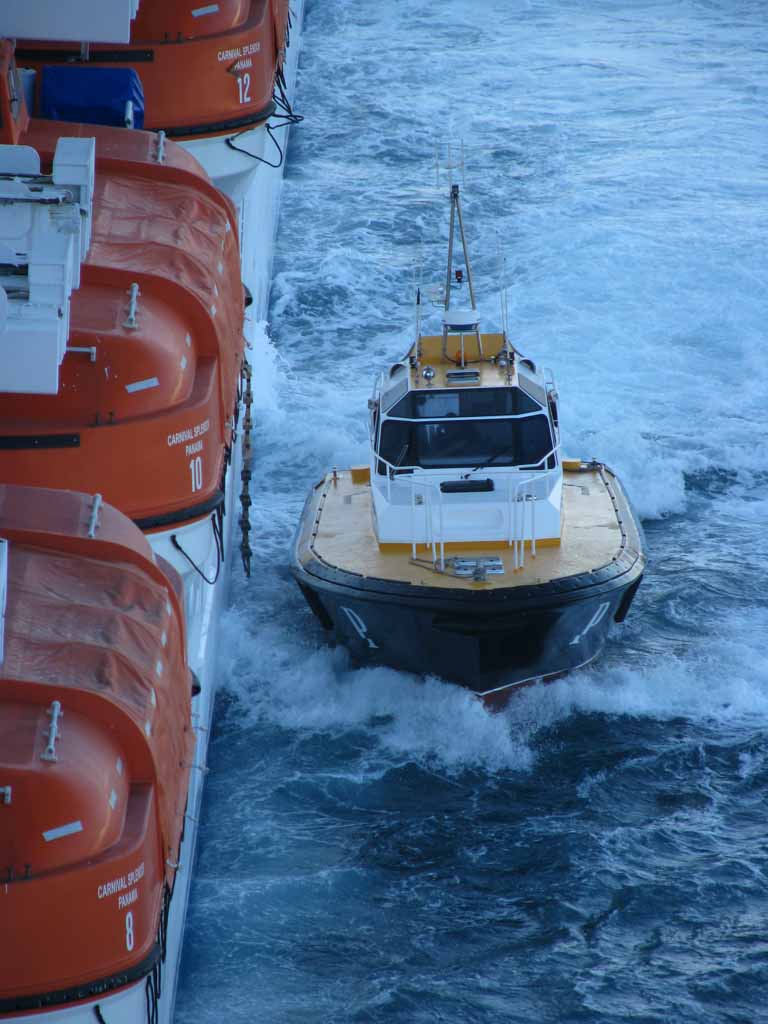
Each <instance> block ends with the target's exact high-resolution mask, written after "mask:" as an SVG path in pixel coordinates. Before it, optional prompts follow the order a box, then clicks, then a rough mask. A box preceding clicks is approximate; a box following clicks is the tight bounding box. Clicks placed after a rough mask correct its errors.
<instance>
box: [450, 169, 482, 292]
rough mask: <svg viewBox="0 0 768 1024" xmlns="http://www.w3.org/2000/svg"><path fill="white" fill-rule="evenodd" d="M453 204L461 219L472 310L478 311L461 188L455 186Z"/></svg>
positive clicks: (462, 241) (462, 242)
mask: <svg viewBox="0 0 768 1024" xmlns="http://www.w3.org/2000/svg"><path fill="white" fill-rule="evenodd" d="M451 202H452V203H455V204H456V213H457V215H458V218H459V232H460V233H461V248H462V249H463V250H464V262H465V264H466V267H467V284H468V285H469V301H470V302H471V303H472V309H477V306H476V305H475V288H474V285H473V284H472V267H471V266H470V262H469V251H468V249H467V240H466V238H465V237H464V219H463V217H462V216H461V203H460V201H459V186H458V185H453V186H452V188H451ZM451 212H453V207H451Z"/></svg>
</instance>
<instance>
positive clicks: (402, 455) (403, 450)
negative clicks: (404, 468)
mask: <svg viewBox="0 0 768 1024" xmlns="http://www.w3.org/2000/svg"><path fill="white" fill-rule="evenodd" d="M408 448H409V443H408V441H406V442H405V444H404V445H403V447H402V448H401V449H400V452H399V453H398V456H397V458H396V459H395V461H394V462H393V463H392V468H391V469H390V471H389V473H390V476H394V475H395V470H396V469H399V468H400V463H401V462H402V461H403V459H404V458H405V455H406V452H407V451H408Z"/></svg>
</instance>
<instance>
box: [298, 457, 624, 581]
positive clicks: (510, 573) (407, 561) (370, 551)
mask: <svg viewBox="0 0 768 1024" xmlns="http://www.w3.org/2000/svg"><path fill="white" fill-rule="evenodd" d="M564 465H568V464H567V463H565V464H564ZM563 483H564V487H563V494H564V499H563V517H562V536H561V540H560V543H559V544H553V543H552V542H549V544H548V545H546V546H541V545H538V546H537V552H536V555H535V556H534V555H533V554H532V553H531V551H530V548H527V549H526V551H525V564H524V566H523V568H519V569H515V568H514V553H513V549H512V548H511V547H509V546H508V545H507V544H505V543H503V542H498V543H491V544H466V545H460V544H451V545H450V546H446V557H450V556H453V555H466V556H468V557H471V558H476V557H479V556H482V555H491V556H496V557H500V558H501V559H502V561H503V563H504V574H503V575H492V576H489V577H488V580H487V582H484V583H476V582H474V581H473V580H471V579H467V578H458V577H455V576H451V575H448V574H443V573H436V572H434V571H433V570H432V569H431V568H429V567H428V566H425V565H422V564H414V563H413V562H412V560H411V548H410V545H402V546H398V548H397V549H396V550H392V549H391V546H389V547H388V548H387V549H385V550H382V549H381V548H380V547H379V544H378V543H377V540H376V536H375V534H374V531H373V521H372V516H371V486H370V482H369V481H368V474H367V471H360V470H355V471H350V470H342V471H338V472H337V473H336V475H335V478H334V474H333V473H329V474H328V476H326V477H325V479H324V480H322V481H321V482H320V483H319V484H318V485H317V487H316V489H315V492H314V496H313V499H312V501H311V502H310V506H309V508H308V509H307V515H306V519H305V522H304V528H303V530H302V538H301V540H302V541H303V543H301V544H300V550H302V549H303V551H304V552H306V556H307V557H309V552H310V551H311V553H312V554H314V556H315V557H316V558H318V559H320V560H321V561H323V562H325V563H326V564H327V565H330V566H333V567H335V568H338V569H341V570H343V571H347V572H353V573H358V574H360V575H362V576H366V577H371V578H376V579H382V580H397V581H399V582H402V583H412V584H415V585H417V586H428V587H429V586H431V587H446V588H460V589H470V590H472V589H477V588H481V589H484V590H487V589H502V588H507V587H518V586H531V585H534V584H540V583H546V582H548V581H550V580H555V579H561V578H563V577H565V576H573V575H577V574H579V573H588V572H590V571H594V570H596V569H599V568H601V567H602V566H604V565H607V564H609V563H610V562H611V561H612V560H613V559H614V558H616V557H618V555H619V554H620V552H621V548H622V540H623V537H624V536H626V540H627V542H628V543H629V544H630V546H632V547H634V548H635V549H639V538H638V535H637V528H636V526H635V523H634V520H633V518H632V516H631V513H628V512H627V514H625V515H624V517H623V518H622V521H621V523H620V521H619V517H620V515H621V508H622V507H623V506H624V501H623V498H621V500H620V502H619V503H618V507H617V503H615V501H614V497H617V496H619V495H617V491H618V486H617V483H616V480H615V477H614V476H613V475H612V474H611V473H610V471H608V470H603V471H602V473H601V471H600V469H598V468H594V469H591V468H590V469H584V468H579V469H573V470H569V469H567V468H566V469H565V471H564V474H563ZM612 491H613V494H614V496H613V497H612ZM418 557H419V558H420V559H427V560H429V561H431V558H432V555H431V549H427V548H425V547H424V546H423V545H422V546H420V547H419V551H418Z"/></svg>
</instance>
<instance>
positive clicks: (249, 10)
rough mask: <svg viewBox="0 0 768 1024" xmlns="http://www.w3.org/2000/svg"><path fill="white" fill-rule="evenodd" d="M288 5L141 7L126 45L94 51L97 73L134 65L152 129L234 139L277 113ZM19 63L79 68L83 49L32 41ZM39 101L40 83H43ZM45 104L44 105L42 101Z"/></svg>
mask: <svg viewBox="0 0 768 1024" xmlns="http://www.w3.org/2000/svg"><path fill="white" fill-rule="evenodd" d="M288 17H289V11H288V0H218V3H216V4H206V3H203V2H202V0H201V2H200V4H199V5H196V6H193V5H191V4H189V3H187V2H184V3H182V2H180V0H164V2H163V3H156V4H150V3H145V4H141V5H140V7H139V13H138V15H137V17H136V20H135V21H134V23H133V27H132V30H131V41H130V43H128V44H126V45H125V46H113V45H92V46H91V47H90V50H89V56H88V60H87V64H88V66H91V67H110V68H114V67H132V68H133V69H134V70H135V71H136V72H137V73H138V75H139V78H140V79H141V82H142V86H143V88H144V102H145V117H144V127H145V128H147V129H150V130H158V129H163V130H164V131H165V132H166V133H167V134H168V135H169V136H172V137H175V138H181V139H191V138H199V137H204V136H211V135H214V136H215V135H231V134H232V133H233V132H236V131H239V130H242V129H246V128H249V127H253V125H255V124H258V123H260V122H262V121H264V120H266V118H268V117H269V115H270V114H271V113H272V112H273V111H274V109H275V107H274V103H273V100H272V94H273V90H274V86H275V76H276V74H277V73H278V71H279V70H280V68H281V65H282V62H283V58H284V55H285V47H286V42H287V38H286V36H287V31H288ZM17 60H18V63H19V64H20V65H22V66H25V67H34V68H37V69H38V70H39V69H41V68H43V67H44V66H45V65H46V64H51V63H54V62H56V63H77V62H80V60H81V52H80V50H79V49H76V50H73V49H72V48H71V45H70V46H66V45H62V44H54V43H45V42H38V41H33V42H24V43H21V44H20V45H19V46H18V49H17ZM38 97H39V83H38ZM37 102H39V99H38V101H37Z"/></svg>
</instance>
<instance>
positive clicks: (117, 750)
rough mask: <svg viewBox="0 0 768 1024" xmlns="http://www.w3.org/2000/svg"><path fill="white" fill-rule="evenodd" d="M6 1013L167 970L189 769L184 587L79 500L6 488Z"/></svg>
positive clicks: (2, 825)
mask: <svg viewBox="0 0 768 1024" xmlns="http://www.w3.org/2000/svg"><path fill="white" fill-rule="evenodd" d="M0 537H2V538H3V539H4V541H5V542H7V546H5V545H4V552H3V561H4V563H5V565H4V567H3V578H4V579H5V581H6V583H7V591H6V592H7V602H6V609H5V623H4V636H3V639H4V657H3V660H2V664H1V665H0V949H2V951H3V952H2V957H0V1013H8V1012H11V1013H12V1012H23V1011H24V1010H31V1009H35V1008H39V1007H43V1006H52V1005H57V1004H61V1003H65V1002H71V1001H76V1000H79V999H84V998H88V996H91V995H94V994H98V993H102V992H104V991H107V990H109V989H111V988H117V987H120V986H122V985H125V984H126V983H127V982H129V981H131V980H134V979H136V978H139V977H142V976H143V975H145V974H148V973H150V972H151V971H152V970H153V969H154V968H155V966H156V964H157V962H158V960H159V959H160V957H161V956H162V949H161V942H160V940H159V936H162V931H163V924H164V915H165V914H166V913H167V907H168V903H169V896H170V894H171V893H172V891H173V882H174V874H175V871H174V866H175V864H176V858H177V855H178V850H179V845H180V842H181V837H182V831H183V823H184V810H185V803H186V793H187V787H188V775H189V764H190V761H191V757H192V753H193V746H194V739H193V732H192V728H191V723H190V693H191V681H190V673H189V670H188V668H187V663H186V657H185V653H184V652H185V638H184V629H183V618H182V609H181V604H180V599H179V592H178V588H179V587H180V583H179V580H178V577H176V576H175V573H174V572H173V570H172V569H170V567H167V566H165V567H164V568H161V567H160V566H159V565H158V564H157V563H156V561H155V560H153V556H152V552H151V550H150V548H149V545H148V544H147V542H146V540H145V539H144V537H143V536H142V534H141V533H140V532H139V531H138V530H137V529H136V527H135V526H133V525H132V524H131V523H130V522H129V521H128V520H127V519H126V518H125V517H124V516H122V515H121V514H120V513H118V512H117V511H116V510H115V509H113V508H111V507H110V506H107V505H103V506H101V508H100V509H99V508H97V507H96V508H95V507H94V499H93V498H90V497H88V496H86V495H82V494H76V493H73V492H63V491H53V490H38V489H32V488H20V487H8V486H6V485H0Z"/></svg>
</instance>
